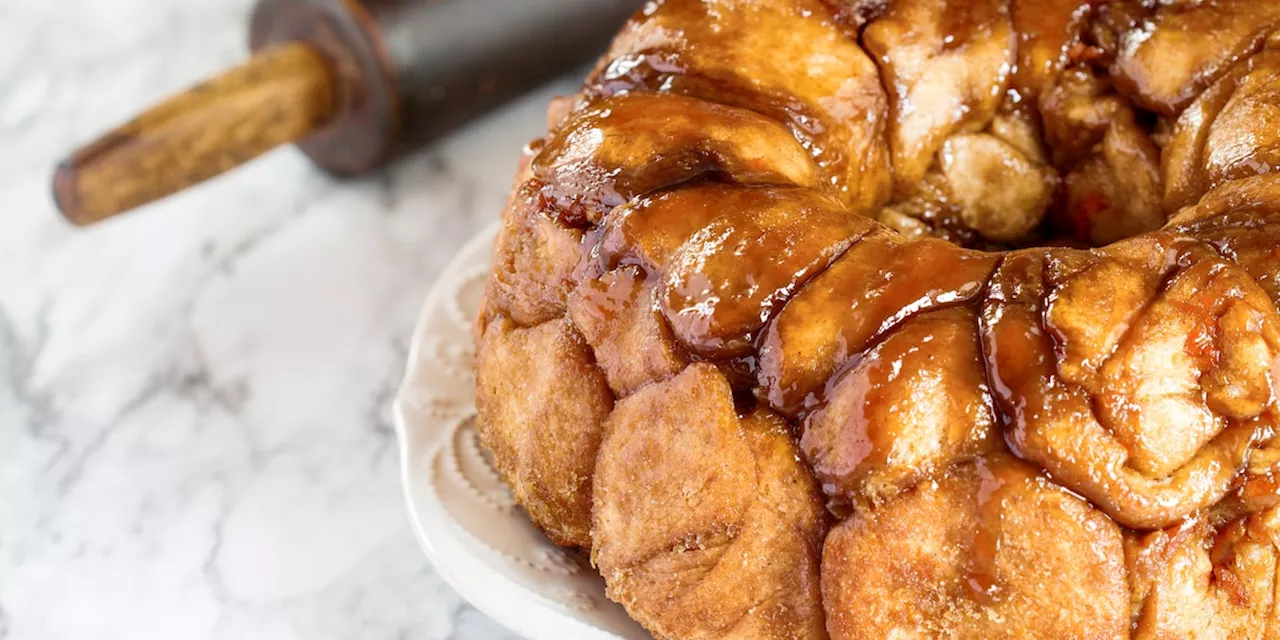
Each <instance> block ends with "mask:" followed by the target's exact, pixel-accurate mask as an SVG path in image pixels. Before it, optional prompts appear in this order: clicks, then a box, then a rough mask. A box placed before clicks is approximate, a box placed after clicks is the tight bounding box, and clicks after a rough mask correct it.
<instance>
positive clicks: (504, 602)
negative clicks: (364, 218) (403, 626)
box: [392, 223, 623, 640]
mask: <svg viewBox="0 0 1280 640" xmlns="http://www.w3.org/2000/svg"><path fill="white" fill-rule="evenodd" d="M498 229H499V225H498V224H496V223H495V224H491V225H489V226H488V227H486V228H485V229H483V230H482V231H480V232H479V233H478V234H476V235H475V236H473V237H472V238H471V239H470V240H468V241H467V243H466V244H464V245H463V246H462V247H461V248H460V249H459V250H458V252H457V254H456V255H455V256H454V258H453V259H452V260H451V261H450V262H449V264H448V265H447V266H446V267H445V268H444V269H443V270H442V271H441V273H440V276H439V278H438V279H437V280H436V282H435V284H433V285H432V287H431V290H430V291H429V292H428V294H427V297H426V299H425V302H424V303H423V306H422V310H421V311H420V313H419V315H418V319H417V321H416V322H415V324H414V333H413V339H412V342H411V344H410V348H409V354H408V358H407V360H406V366H405V373H404V378H403V380H402V382H401V384H400V386H399V388H398V389H397V392H396V398H395V401H394V402H393V404H392V419H393V422H394V426H395V431H396V441H397V443H398V445H399V447H400V482H401V487H402V491H403V493H404V501H405V508H406V510H407V512H408V515H409V520H410V523H411V525H412V528H413V532H414V537H415V538H416V539H417V541H418V545H419V546H420V547H421V548H422V551H423V553H425V554H426V556H427V559H428V560H429V561H430V562H431V564H432V566H433V567H434V568H435V570H436V573H438V574H439V575H440V577H441V578H443V579H444V581H445V582H446V583H448V584H449V586H450V587H452V588H453V589H454V590H455V591H457V592H458V593H459V594H460V595H461V596H462V597H463V598H464V599H466V600H467V601H468V602H469V603H471V605H472V606H474V607H475V608H476V609H478V610H480V611H481V612H482V613H484V614H485V615H487V616H489V617H491V618H493V619H494V620H495V621H497V622H498V623H499V624H501V625H502V626H504V627H506V628H507V629H509V630H511V631H513V632H515V633H518V634H520V635H522V636H524V637H525V638H529V639H530V640H560V639H561V638H566V637H572V638H583V639H584V640H623V638H622V637H621V636H618V635H615V634H613V633H611V632H609V631H606V630H603V629H600V628H599V627H596V626H594V625H591V624H590V623H588V622H585V621H582V620H578V619H575V618H573V617H570V616H568V615H565V614H564V613H562V612H560V611H559V610H557V609H556V607H555V605H554V604H553V603H552V602H551V601H549V600H548V599H547V598H546V597H545V596H542V595H540V594H538V593H535V592H533V591H531V590H530V589H527V588H525V587H524V586H522V585H519V584H517V583H515V582H514V581H512V580H510V579H508V578H507V577H505V576H503V575H502V573H501V572H500V571H497V570H495V569H494V568H492V567H490V566H489V565H487V564H486V563H484V562H483V561H481V560H480V559H478V558H476V557H475V556H474V555H473V554H472V553H471V551H470V550H469V549H468V548H467V547H466V545H465V544H464V543H463V542H462V540H461V539H460V538H459V536H463V535H468V534H467V533H466V532H464V531H461V529H460V527H459V526H458V525H457V524H456V523H455V522H454V520H453V518H452V517H451V516H450V515H449V514H448V511H447V509H446V508H445V507H444V505H442V504H441V503H440V502H439V500H438V499H437V498H436V496H435V495H434V492H433V491H431V490H430V488H429V487H428V486H426V485H427V484H428V483H427V481H425V480H422V478H424V477H425V475H424V474H427V473H428V472H429V470H428V469H426V468H423V467H425V466H428V465H429V464H430V462H431V460H433V459H434V457H435V456H434V453H435V452H436V451H437V450H438V449H439V445H438V444H436V443H432V442H429V441H427V436H425V435H422V434H420V433H419V431H420V429H418V428H415V427H413V426H411V425H413V421H414V417H413V415H412V414H413V410H412V409H410V407H411V406H412V401H411V400H410V399H409V394H410V393H411V387H413V386H414V383H415V381H416V375H415V370H416V365H417V363H418V362H419V356H420V354H421V348H422V344H423V341H424V339H425V337H426V336H427V335H428V333H429V332H428V331H427V329H428V325H429V322H428V320H429V317H430V316H431V314H432V311H433V310H434V309H435V308H437V307H438V306H439V305H440V303H441V299H442V298H443V297H444V296H445V295H446V294H447V292H446V291H445V289H446V284H447V283H449V282H451V281H453V280H454V279H456V277H457V276H458V275H459V274H460V273H461V272H462V271H463V269H465V268H466V267H467V266H468V265H467V258H468V257H469V256H472V255H474V254H476V253H477V252H479V251H482V250H483V247H482V246H481V245H489V246H491V245H492V243H493V241H494V239H495V237H496V236H497V233H498ZM419 426H422V425H419Z"/></svg>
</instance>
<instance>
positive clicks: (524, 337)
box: [476, 316, 613, 547]
mask: <svg viewBox="0 0 1280 640" xmlns="http://www.w3.org/2000/svg"><path fill="white" fill-rule="evenodd" d="M612 408H613V396H612V395H610V393H609V388H608V387H607V386H606V385H605V382H604V376H602V375H601V374H600V372H599V370H597V369H596V368H595V365H594V364H593V363H592V360H591V352H590V350H589V349H588V348H587V346H586V344H585V343H584V342H583V340H582V337H581V336H579V335H577V332H576V331H574V330H573V327H572V326H571V325H570V324H569V323H568V322H567V321H566V320H564V319H557V320H549V321H547V322H545V323H543V324H540V325H538V326H536V327H531V328H528V329H524V328H520V327H518V326H516V325H515V324H514V323H512V322H511V321H510V320H508V319H507V318H506V317H504V316H498V317H496V318H495V319H493V320H492V321H491V322H489V325H488V327H487V328H486V329H485V333H484V339H483V340H482V341H481V343H480V349H479V352H478V353H477V357H476V409H477V411H478V414H479V417H478V419H477V421H476V426H477V428H478V429H479V431H480V438H481V441H482V442H483V443H484V445H485V447H487V448H488V449H489V450H490V451H491V452H493V458H494V462H495V463H496V465H497V467H498V472H499V473H501V474H502V477H503V479H504V480H505V481H506V482H507V485H508V486H510V487H511V490H512V492H513V493H514V494H515V496H516V500H517V501H519V503H520V504H521V505H522V506H523V507H524V508H525V510H526V511H528V512H529V517H530V518H531V519H532V520H533V522H534V524H536V525H537V526H538V528H540V529H542V530H543V531H544V532H546V534H547V536H548V537H550V538H551V539H552V540H554V541H555V542H556V543H558V544H563V545H573V546H582V547H587V546H590V545H591V536H590V531H591V477H592V473H593V470H594V467H595V451H596V449H597V448H598V447H599V445H600V434H601V429H602V423H603V422H604V419H605V417H606V416H607V415H608V414H609V411H610V410H611V409H612Z"/></svg>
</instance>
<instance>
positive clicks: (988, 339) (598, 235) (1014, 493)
mask: <svg viewBox="0 0 1280 640" xmlns="http://www.w3.org/2000/svg"><path fill="white" fill-rule="evenodd" d="M1277 27H1280V2H1272V1H1263V0H1199V1H1198V0H1161V1H1160V2H1156V1H1155V0H1142V1H1134V0H1111V1H1109V2H1108V1H1105V0H827V1H825V2H824V1H821V0H665V1H657V0H655V1H653V2H649V3H648V4H646V5H645V6H644V7H643V9H642V10H641V11H639V12H638V13H637V14H636V15H635V17H634V18H633V19H632V20H631V22H630V23H629V24H628V25H627V26H626V27H625V28H624V29H623V31H622V32H621V33H620V34H619V35H618V36H617V38H616V39H615V40H614V42H613V45H612V47H611V49H610V50H609V52H608V53H607V55H606V56H605V57H604V58H603V60H602V61H601V62H600V63H599V65H598V66H597V67H596V68H595V69H594V71H593V72H592V73H591V74H590V77H589V78H588V79H587V81H586V83H585V85H584V87H583V89H582V90H581V92H580V93H579V94H577V95H575V96H573V97H570V98H567V99H564V100H561V101H558V102H557V103H555V104H553V105H552V108H551V110H550V114H549V118H548V119H549V127H550V132H549V134H548V135H547V137H546V138H545V139H542V140H539V141H536V142H535V143H533V144H532V145H531V146H530V148H529V149H528V153H527V154H526V158H525V160H526V161H525V162H524V164H523V166H522V169H521V173H520V175H519V176H518V177H517V180H516V186H515V189H514V192H513V194H512V196H511V199H510V202H509V204H508V206H507V208H506V210H505V211H504V213H503V219H502V220H503V224H502V232H501V234H500V237H499V239H498V241H497V244H496V247H495V254H494V255H495V260H494V269H493V272H492V275H491V276H490V279H489V282H488V285H487V290H486V299H485V302H484V307H483V310H482V312H481V315H480V317H479V319H478V321H477V325H476V336H477V343H478V359H477V403H478V409H479V428H480V430H481V435H482V438H483V441H484V443H485V445H486V446H487V447H488V448H489V450H490V451H491V452H492V454H493V459H494V461H495V464H496V466H497V468H498V469H499V471H500V472H501V474H502V475H503V477H504V478H505V480H506V481H507V482H508V483H509V484H510V486H511V489H512V491H513V492H514V494H515V496H516V498H517V499H518V500H519V502H520V504H522V505H523V506H524V508H525V509H526V510H527V511H528V513H529V516H530V517H531V518H532V520H533V522H534V524H536V525H537V526H538V527H539V528H541V529H542V530H543V531H545V532H546V534H547V535H548V536H549V537H550V538H551V539H552V540H554V541H555V542H557V543H559V544H562V545H569V546H578V547H582V548H584V549H588V550H590V553H591V558H592V561H593V562H594V565H595V566H596V567H597V568H598V569H599V570H600V572H601V574H602V575H603V576H604V579H605V581H606V583H607V586H608V594H609V597H611V598H612V599H614V600H616V601H618V602H620V603H622V605H623V606H625V607H626V609H627V611H628V612H629V613H630V615H631V616H632V617H634V618H635V619H636V620H638V621H639V622H640V623H641V624H643V625H644V626H645V627H646V628H648V629H649V630H651V631H652V632H653V634H654V635H655V636H657V637H660V638H671V639H678V640H684V639H692V638H827V637H831V638H836V639H843V638H904V637H948V638H997V637H1000V638H1123V637H1134V638H1261V637H1268V638H1269V637H1280V611H1278V609H1277V589H1280V582H1278V581H1277V576H1278V575H1280V564H1278V560H1280V551H1278V550H1277V549H1278V547H1277V542H1278V541H1280V510H1278V508H1280V476H1278V475H1277V473H1280V440H1277V420H1278V419H1280V317H1278V316H1277V304H1278V303H1280V174H1277V173H1274V172H1275V170H1276V169H1277V168H1280V35H1278V34H1277Z"/></svg>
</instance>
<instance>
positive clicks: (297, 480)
mask: <svg viewBox="0 0 1280 640" xmlns="http://www.w3.org/2000/svg"><path fill="white" fill-rule="evenodd" d="M247 9H248V2H247V1H246V0H183V1H181V2H179V1H177V0H160V1H158V2H157V1H155V0H112V1H110V2H100V1H98V0H63V1H60V2H43V1H40V0H0V638H3V639H9V638H12V639H15V640H17V639H21V640H27V639H32V640H35V639H40V640H59V639H64V638H66V639H73V638H74V639H83V638H100V639H114V638H128V639H131V640H144V639H151V638H156V639H160V638H164V639H171V638H184V639H185V638H193V639H206V638H207V639H233V638H234V639H237V640H239V639H256V638H263V639H268V638H269V639H291V638H299V639H303V638H305V639H308V640H315V639H326V638H334V639H339V638H341V639H351V638H427V639H440V638H481V639H490V638H509V637H511V636H510V635H509V634H507V633H506V632H504V631H502V630H501V629H500V628H498V627H497V625H495V624H494V623H492V622H491V621H489V620H488V619H487V618H485V617H484V616H483V615H481V614H479V613H477V612H476V611H475V610H473V609H471V608H470V607H468V606H467V605H466V604H465V603H463V602H462V601H461V600H460V599H459V598H458V596H457V595H456V594H454V593H453V592H452V591H451V590H450V589H449V588H448V587H447V586H446V585H445V584H444V583H443V582H442V581H441V580H440V579H439V578H438V577H437V576H436V575H435V574H434V573H433V572H432V571H431V569H430V567H429V566H428V565H427V563H426V561H425V559H424V557H423V555H422V554H421V552H420V551H419V549H418V547H417V545H416V543H415V542H414V539H413V537H412V534H411V532H410V529H409V526H408V523H407V520H406V517H405V514H404V509H403V500H402V496H401V492H400V488H399V484H398V479H397V472H398V460H397V452H396V445H395V440H394V436H393V434H392V431H391V428H390V424H389V419H388V405H389V402H390V399H391V396H392V393H393V390H394V388H395V385H396V384H397V383H398V381H399V377H400V374H401V370H402V366H403V359H404V356H405V350H406V347H407V342H408V339H409V332H410V329H411V327H412V325H413V320H414V317H415V314H416V313H417V310H418V305H419V303H420V302H421V300H422V298H423V296H424V295H425V293H426V291H427V289H428V288H429V287H430V285H431V283H432V281H433V280H434V278H435V276H436V274H437V273H438V272H439V270H440V269H441V267H442V266H443V265H444V264H445V263H446V262H447V261H448V259H449V258H450V257H451V255H452V253H453V251H454V250H455V249H456V248H457V247H458V246H460V245H461V244H462V243H463V242H464V241H465V240H466V239H467V238H468V237H470V235H471V234H472V233H474V232H475V231H476V230H478V229H479V228H481V227H482V226H483V225H484V224H486V223H487V222H488V221H490V220H493V219H495V218H496V216H497V214H498V211H499V209H500V207H501V205H502V202H503V199H504V198H505V195H506V190H507V188H508V185H509V182H510V179H511V175H512V173H513V171H514V169H515V163H516V160H517V157H518V151H519V148H520V147H521V146H522V145H523V144H524V143H525V142H526V141H527V140H529V139H530V138H532V137H534V136H536V135H538V134H539V132H540V131H541V128H542V126H543V105H544V104H545V103H546V101H547V99H548V98H549V97H550V96H551V95H552V94H553V93H555V92H556V91H565V90H567V89H568V88H569V87H571V84H570V83H568V82H565V83H561V84H560V85H558V86H555V87H550V88H548V89H547V90H546V91H543V92H542V93H540V94H538V95H534V96H530V97H529V98H527V99H526V100H524V101H522V102H520V103H518V104H515V105H512V106H511V107H510V108H508V109H506V110H504V111H503V112H500V113H498V114H495V115H494V116H492V117H489V118H487V119H485V120H484V121H482V122H480V123H478V124H476V125H475V126H472V127H470V128H469V129H467V130H466V131H463V132H460V133H459V134H457V135H455V136H453V137H451V138H449V139H447V140H445V141H443V142H442V143H440V144H438V145H436V146H435V147H433V148H432V149H430V150H428V151H426V152H423V153H419V154H416V155H414V156H412V157H410V158H407V159H406V160H404V161H402V162H401V163H399V164H398V165H397V166H395V167H394V168H393V169H392V170H390V171H388V172H386V173H385V174H383V175H381V176H380V177H377V178H371V179H366V180H361V181H357V182H346V183H337V182H333V181H331V180H329V179H328V178H326V177H324V176H323V175H321V174H319V173H318V172H317V171H316V170H314V169H313V168H312V167H311V166H310V165H309V164H308V162H307V161H306V160H305V158H303V157H302V156H301V155H300V154H299V153H297V152H295V151H293V150H292V149H289V150H282V151H278V152H275V153H272V154H270V155H269V156H267V157H264V158H262V159H260V160H258V161H257V162H255V163H253V164H252V165H251V166H250V167H248V168H244V169H241V170H238V171H236V172H234V173H232V174H230V175H228V176H225V177H223V178H221V179H219V180H217V181H215V182H214V183H211V184H208V185H204V186H201V187H199V188H196V189H193V190H191V191H189V192H187V193H184V194H181V195H179V196H177V197H174V198H172V199H170V200H167V201H165V202H163V203H161V204H159V205H157V206H153V207H151V208H149V209H146V210H143V211H140V212H136V213H135V214H133V215H130V216H127V217H125V218H121V219H118V220H114V221H111V222H108V223H106V224H103V225H101V226H98V227H95V228H90V229H84V230H78V229H73V228H71V227H69V226H68V225H66V224H65V223H63V222H62V221H61V220H60V219H59V218H58V217H57V216H56V214H55V212H54V210H53V205H52V202H51V199H50V196H49V188H48V179H49V173H50V170H51V167H52V164H53V163H54V162H55V161H56V159H57V157H58V156H60V155H62V154H63V153H64V152H65V151H66V150H68V149H69V148H70V147H71V146H72V145H73V144H75V143H77V142H82V141H84V140H86V139H88V138H89V137H90V136H92V135H94V134H96V133H98V132H100V131H102V130H104V129H105V128H107V127H109V126H111V125H113V124H115V123H116V122H118V121H120V120H121V119H123V118H126V117H128V116H129V115H131V114H132V113H133V112H134V111H136V110H138V109H139V108H141V107H144V106H145V105H147V104H148V103H150V102H152V101H154V100H156V99H158V98H160V97H162V96H164V95H165V94H166V93H168V92H170V91H173V90H176V89H179V88H181V87H183V86H185V85H187V84H189V83H191V82H192V81H194V80H196V79H198V78H199V77H201V76H203V75H205V74H208V73H210V72H213V71H214V70H216V69H218V68H220V67H222V66H224V65H227V64H230V63H233V62H235V61H237V60H239V59H241V57H242V56H243V55H244V47H243V40H244V17H245V14H246V11H247Z"/></svg>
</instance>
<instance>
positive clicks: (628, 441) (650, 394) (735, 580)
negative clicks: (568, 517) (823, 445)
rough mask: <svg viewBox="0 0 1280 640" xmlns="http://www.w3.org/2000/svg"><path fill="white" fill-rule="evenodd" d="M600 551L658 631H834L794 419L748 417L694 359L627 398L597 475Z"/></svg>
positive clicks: (817, 523)
mask: <svg viewBox="0 0 1280 640" xmlns="http://www.w3.org/2000/svg"><path fill="white" fill-rule="evenodd" d="M594 517H595V521H594V522H595V528H594V530H593V537H594V541H595V546H594V548H593V549H592V560H593V561H594V562H595V564H596V566H597V567H598V568H599V569H600V572H601V573H602V574H603V575H604V577H605V583H606V584H607V585H608V593H609V597H610V598H612V599H614V600H616V601H618V602H621V603H622V604H623V605H624V606H625V607H626V608H627V611H628V613H630V614H631V615H632V617H634V618H635V619H636V620H638V621H640V622H641V624H644V625H645V626H646V627H647V628H649V629H650V630H651V631H653V632H654V634H655V635H656V636H658V637H660V638H743V639H748V638H761V639H763V638H795V639H800V638H825V637H826V633H825V632H824V631H823V618H822V611H821V604H820V602H819V596H818V556H819V553H820V547H821V543H822V537H823V535H824V534H825V533H826V524H825V523H826V520H825V514H824V512H823V509H822V503H821V501H820V500H819V497H818V490H817V487H816V486H815V485H814V482H813V479H812V477H811V476H810V475H809V473H808V472H807V471H806V470H805V468H804V467H803V466H802V465H801V464H800V462H799V456H798V453H797V452H796V450H795V445H794V444H793V442H792V440H791V436H790V433H789V431H788V429H787V427H786V424H785V423H784V422H783V421H782V420H780V419H779V418H778V417H777V416H775V415H772V414H770V413H769V412H767V411H757V412H755V413H752V414H749V415H747V416H746V417H742V418H739V417H738V415H737V414H736V412H735V410H734V407H733V398H732V395H731V392H730V388H729V384H728V382H727V381H726V380H725V378H724V376H723V375H721V374H720V373H719V372H718V371H716V369H715V368H714V367H711V366H709V365H703V364H700V365H693V366H690V367H689V368H687V369H685V371H684V372H683V373H681V374H680V375H678V376H676V377H675V378H672V379H671V380H668V381H666V382H661V383H655V384H652V385H649V386H646V387H644V388H643V389H641V390H639V391H637V392H636V393H634V394H632V395H631V396H629V397H627V398H626V399H624V400H622V401H620V402H619V403H618V406H617V408H616V409H615V410H614V412H613V414H612V415H611V416H610V417H609V420H608V422H607V424H606V433H605V439H604V442H603V443H602V444H601V447H600V454H599V463H598V466H597V468H596V477H595V509H594Z"/></svg>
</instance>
